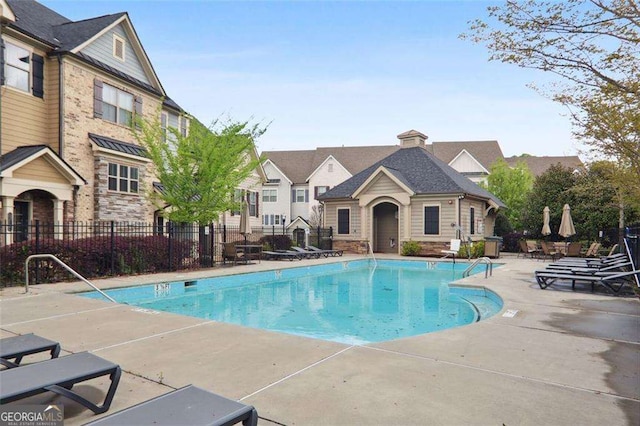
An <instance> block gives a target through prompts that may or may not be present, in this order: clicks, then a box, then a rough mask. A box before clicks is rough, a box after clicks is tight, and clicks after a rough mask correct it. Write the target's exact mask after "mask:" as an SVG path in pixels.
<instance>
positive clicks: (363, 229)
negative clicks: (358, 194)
mask: <svg viewBox="0 0 640 426" xmlns="http://www.w3.org/2000/svg"><path fill="white" fill-rule="evenodd" d="M367 210H368V207H366V206H361V207H360V235H361V236H362V239H363V240H368V239H369V233H370V232H369V226H371V224H368V223H367Z"/></svg>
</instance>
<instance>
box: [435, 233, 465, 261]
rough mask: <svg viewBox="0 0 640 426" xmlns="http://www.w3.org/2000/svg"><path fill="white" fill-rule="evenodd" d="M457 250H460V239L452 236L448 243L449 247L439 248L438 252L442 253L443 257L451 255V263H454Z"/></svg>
mask: <svg viewBox="0 0 640 426" xmlns="http://www.w3.org/2000/svg"><path fill="white" fill-rule="evenodd" d="M459 251H460V240H459V239H457V238H454V239H453V240H451V242H450V243H449V249H448V250H440V253H443V254H444V256H443V257H448V256H449V255H452V256H453V263H456V254H458V252H459Z"/></svg>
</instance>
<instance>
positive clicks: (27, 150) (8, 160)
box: [0, 145, 47, 172]
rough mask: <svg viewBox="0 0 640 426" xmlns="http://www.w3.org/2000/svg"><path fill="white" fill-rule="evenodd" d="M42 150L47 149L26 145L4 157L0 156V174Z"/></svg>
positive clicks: (44, 146)
mask: <svg viewBox="0 0 640 426" xmlns="http://www.w3.org/2000/svg"><path fill="white" fill-rule="evenodd" d="M43 149H47V146H46V145H26V146H20V147H18V148H16V149H14V150H13V151H9V152H7V153H6V154H4V155H0V172H1V171H3V170H6V169H8V168H9V167H12V166H14V165H16V164H18V163H19V162H21V161H22V160H24V159H26V158H29V157H31V156H32V155H33V154H36V153H38V152H40V151H42V150H43Z"/></svg>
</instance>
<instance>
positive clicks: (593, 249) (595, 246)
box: [584, 242, 601, 257]
mask: <svg viewBox="0 0 640 426" xmlns="http://www.w3.org/2000/svg"><path fill="white" fill-rule="evenodd" d="M600 245H601V244H600V243H598V242H593V243H591V245H590V246H589V248H588V249H587V251H586V252H585V253H584V257H596V256H597V255H598V250H600Z"/></svg>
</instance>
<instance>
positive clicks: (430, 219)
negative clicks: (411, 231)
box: [424, 206, 440, 235]
mask: <svg viewBox="0 0 640 426" xmlns="http://www.w3.org/2000/svg"><path fill="white" fill-rule="evenodd" d="M424 234H425V235H439V234H440V206H424Z"/></svg>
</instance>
